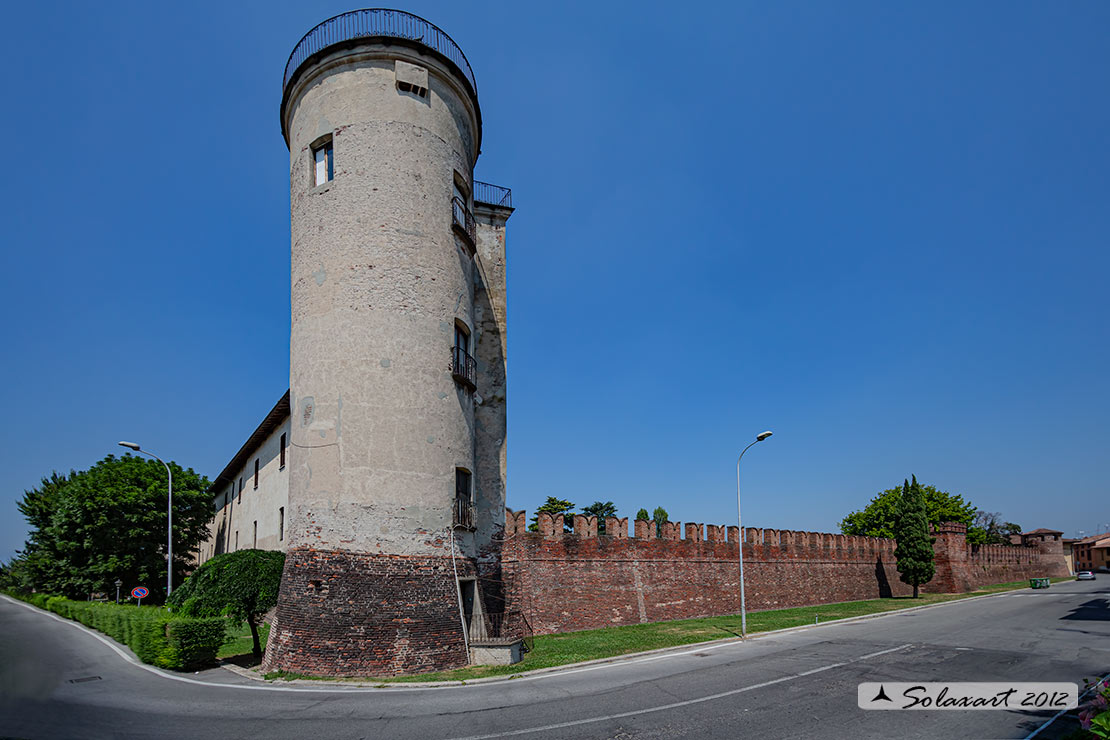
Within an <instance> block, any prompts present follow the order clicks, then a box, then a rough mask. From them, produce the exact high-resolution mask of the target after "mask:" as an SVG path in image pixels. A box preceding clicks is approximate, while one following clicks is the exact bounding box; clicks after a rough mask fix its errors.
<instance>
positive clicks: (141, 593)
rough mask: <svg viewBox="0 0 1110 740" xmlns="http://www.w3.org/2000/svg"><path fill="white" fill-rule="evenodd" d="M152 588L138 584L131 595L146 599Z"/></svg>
mask: <svg viewBox="0 0 1110 740" xmlns="http://www.w3.org/2000/svg"><path fill="white" fill-rule="evenodd" d="M149 593H150V590H149V589H148V588H147V587H146V586H136V587H135V588H133V589H131V596H133V597H134V598H136V599H145V598H146V596H147V594H149Z"/></svg>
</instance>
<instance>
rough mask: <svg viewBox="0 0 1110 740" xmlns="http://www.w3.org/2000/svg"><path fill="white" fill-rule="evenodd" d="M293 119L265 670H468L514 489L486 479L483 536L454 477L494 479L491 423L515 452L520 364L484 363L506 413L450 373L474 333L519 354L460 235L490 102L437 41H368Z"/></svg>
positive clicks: (330, 62) (301, 100) (336, 54)
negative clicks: (480, 569) (463, 595)
mask: <svg viewBox="0 0 1110 740" xmlns="http://www.w3.org/2000/svg"><path fill="white" fill-rule="evenodd" d="M410 18H411V16H410ZM302 43H303V42H302ZM399 83H400V84H399ZM282 117H283V120H282V123H283V130H284V131H285V132H286V136H287V141H288V144H289V153H290V168H289V169H290V175H289V177H290V200H291V226H292V229H291V230H292V275H291V278H292V328H291V336H290V386H291V387H290V392H291V421H290V441H291V447H290V454H289V459H290V462H289V464H290V490H289V512H288V526H287V528H288V537H289V551H288V557H287V562H286V569H285V573H284V577H283V581H282V590H281V595H280V598H279V604H278V608H277V613H276V624H275V626H274V629H273V631H272V633H271V638H270V645H269V648H268V650H267V668H268V669H277V668H281V669H285V670H290V671H297V672H306V673H320V674H353V673H357V674H369V675H373V674H391V673H402V672H413V671H420V670H431V669H441V668H447V667H453V666H458V665H463V664H465V663H466V662H467V660H468V656H467V654H466V650H465V646H464V641H463V634H462V628H461V626H460V613H459V612H460V609H459V596H458V592H457V589H456V581H455V572H456V571H457V572H458V575H459V576H461V577H465V576H471V575H475V573H476V568H477V558H478V555H479V554H480V552H483V551H485V552H488V551H489V550H490V547H489V541H488V540H489V538H490V536H491V533H492V532H493V531H495V530H496V531H500V529H501V527H502V526H503V513H502V512H503V510H504V486H503V475H501V477H500V479H499V480H500V481H501V483H500V485H493V481H492V479H493V478H497V476H496V475H486V474H484V473H483V474H479V475H475V478H476V479H477V480H476V481H475V485H476V493H477V496H476V500H477V502H478V504H479V506H478V516H477V520H478V521H477V525H478V527H477V529H476V530H473V531H472V530H462V529H460V530H454V529H453V527H452V524H453V518H452V517H453V502H454V496H455V486H456V469H459V468H461V469H464V470H467V471H471V472H472V473H476V472H477V460H476V436H478V435H477V434H476V427H477V424H478V421H477V419H481V420H482V424H483V425H486V426H487V427H488V428H493V429H495V430H496V431H497V432H499V433H500V439H501V442H502V444H503V439H504V433H503V429H504V418H503V415H504V405H503V404H504V383H503V378H504V362H503V353H502V354H501V355H500V360H496V359H494V358H492V355H491V358H490V359H488V360H487V361H486V362H485V363H484V365H485V368H484V373H483V375H486V376H490V377H500V378H501V379H502V381H501V390H500V404H501V405H500V410H499V411H493V412H492V414H491V413H490V412H489V411H485V410H483V411H480V412H477V413H476V411H475V404H476V403H477V402H478V398H477V396H478V395H479V394H481V393H483V391H484V389H482V388H481V386H482V385H483V382H482V381H480V382H479V383H478V385H479V389H478V391H477V392H475V391H472V390H471V389H469V388H468V387H466V386H465V385H464V384H462V383H459V382H457V381H456V380H455V379H454V377H453V375H452V366H451V348H452V346H453V344H454V336H455V327H456V325H461V326H463V327H465V329H466V330H467V331H468V332H470V333H471V335H472V336H481V337H482V338H483V341H484V343H485V346H491V345H494V344H496V345H500V346H501V347H503V346H504V338H503V331H501V330H499V329H498V327H497V324H496V321H495V322H494V323H493V324H489V325H488V326H487V325H483V327H481V328H479V327H478V326H477V321H478V318H477V317H476V315H475V313H476V312H475V298H476V290H478V286H479V285H481V284H482V283H481V280H480V279H479V277H478V272H477V268H476V255H475V254H474V253H473V251H472V250H473V247H472V246H471V245H470V244H468V242H467V240H466V239H465V238H463V236H462V235H461V234H460V232H459V230H458V229H456V228H453V225H452V224H453V220H452V196H453V193H455V192H457V191H456V188H459V189H461V190H462V192H464V193H469V192H473V176H472V175H473V168H474V163H475V160H476V159H477V156H478V147H479V141H480V136H481V129H480V112H479V109H478V103H477V96H476V93H475V92H474V90H473V88H472V86H471V85H470V84H469V82H468V81H467V80H466V78H465V76H464V75H463V74H462V73H461V70H460V69H459V68H458V67H457V66H455V65H453V64H452V63H450V62H449V61H448V60H447V59H445V58H444V57H442V56H440V55H438V54H436V53H435V52H433V51H431V50H429V49H427V48H424V47H423V46H422V44H421V43H417V42H408V41H406V40H405V39H398V38H390V39H382V38H359V39H356V40H351V41H347V42H346V43H344V44H342V45H340V46H338V47H332V48H330V49H325V50H324V51H323V52H322V53H319V54H317V55H316V56H315V57H312V58H309V59H308V60H307V62H306V63H305V64H303V65H302V67H301V71H300V73H299V76H297V77H296V79H295V80H294V81H293V82H291V83H290V84H289V85H288V87H287V89H286V96H285V101H284V103H283V106H282ZM329 140H330V142H331V145H332V150H333V167H334V170H333V171H334V176H333V179H331V180H330V181H328V182H325V183H323V184H316V183H315V181H314V171H313V149H314V147H316V146H318V145H320V144H321V143H326V142H327V141H329ZM501 245H502V253H501V264H502V267H503V262H504V259H503V257H504V254H503V240H502V241H501ZM500 280H501V281H502V282H501V284H500V288H501V291H502V294H503V276H502V277H501V278H500ZM481 295H482V296H484V301H485V303H486V304H487V305H490V304H491V303H492V302H491V300H490V299H489V297H488V294H487V292H486V291H485V290H482V291H481ZM500 306H501V309H502V314H501V315H502V320H503V307H504V306H503V301H502V302H501V303H500ZM494 313H495V314H496V312H494ZM486 315H487V314H485V313H484V314H483V317H486ZM495 333H497V334H500V335H501V336H500V337H493V336H490V335H491V334H495ZM472 351H473V350H472ZM498 362H499V363H500V366H499V367H496V365H497V364H498ZM496 395H497V392H496V391H495V392H494V393H492V394H491V397H493V396H496ZM491 408H493V407H491ZM498 414H500V415H501V417H502V418H500V419H497V415H498ZM483 454H484V455H486V456H488V455H489V454H490V453H488V452H484V453H483ZM501 464H502V466H503V457H502V458H501ZM502 471H503V467H502ZM498 505H499V506H500V511H497V510H496V509H497V507H498ZM482 509H486V511H484V513H483V511H482ZM452 542H454V547H455V554H456V555H457V557H455V558H452V549H451V548H452Z"/></svg>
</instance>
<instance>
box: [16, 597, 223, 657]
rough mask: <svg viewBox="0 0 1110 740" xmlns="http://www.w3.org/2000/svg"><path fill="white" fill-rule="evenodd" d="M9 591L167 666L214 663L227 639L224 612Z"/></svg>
mask: <svg viewBox="0 0 1110 740" xmlns="http://www.w3.org/2000/svg"><path fill="white" fill-rule="evenodd" d="M5 593H7V594H8V595H9V596H14V597H15V598H17V599H22V600H23V601H27V602H30V603H31V604H34V605H35V606H37V607H40V608H42V609H46V610H48V611H52V612H54V613H55V614H58V615H60V616H62V617H65V618H66V619H73V620H76V621H78V622H80V623H81V624H84V625H86V626H88V627H92V628H93V629H95V630H100V631H101V632H103V633H104V634H106V635H108V636H109V637H112V638H114V639H115V640H116V641H118V642H121V643H123V644H124V645H127V646H128V647H129V648H131V649H132V650H133V651H134V652H135V655H137V656H138V658H139V660H141V661H143V662H144V663H149V664H151V665H156V666H159V667H162V668H173V669H175V670H190V669H193V668H198V667H201V666H205V665H209V664H211V663H213V662H215V660H216V652H217V651H218V650H219V649H220V646H221V645H223V644H224V642H225V641H226V640H227V620H226V619H224V618H223V617H216V618H208V619H193V618H189V617H178V616H174V615H172V614H169V613H168V612H166V611H165V610H164V609H162V608H161V607H157V606H132V605H131V604H112V603H108V602H103V601H71V600H69V599H64V598H62V597H61V596H47V595H46V594H22V593H18V592H16V591H5Z"/></svg>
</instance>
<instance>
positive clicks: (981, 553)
mask: <svg viewBox="0 0 1110 740" xmlns="http://www.w3.org/2000/svg"><path fill="white" fill-rule="evenodd" d="M933 536H934V537H935V538H936V542H934V543H933V551H934V553H935V554H936V564H937V574H936V576H935V577H934V578H933V581H932V582H931V583H930V584H929V586H930V587H931V589H930V590H933V591H940V592H944V593H962V592H965V591H973V590H975V589H977V588H979V587H980V586H987V585H990V584H992V583H1005V582H1007V581H1021V580H1025V579H1026V578H1035V577H1039V578H1056V577H1063V576H1067V575H1068V574H1069V571H1068V563H1067V560H1066V559H1065V558H1064V543H1063V541H1062V540H1060V539H1055V538H1053V537H1052V536H1046V537H1044V538H1042V539H1040V540H1038V541H1036V542H1035V543H1034V544H1030V545H969V544H968V543H967V526H966V525H964V524H959V523H956V522H945V523H944V524H940V525H937V527H936V528H935V529H934V530H933Z"/></svg>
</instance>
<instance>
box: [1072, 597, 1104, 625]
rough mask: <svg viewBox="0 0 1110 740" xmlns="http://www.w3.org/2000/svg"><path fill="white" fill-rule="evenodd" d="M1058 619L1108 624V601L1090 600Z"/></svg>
mask: <svg viewBox="0 0 1110 740" xmlns="http://www.w3.org/2000/svg"><path fill="white" fill-rule="evenodd" d="M1060 619H1076V620H1080V621H1084V622H1090V621H1097V622H1110V600H1108V599H1091V600H1090V601H1085V602H1083V603H1082V604H1080V605H1079V606H1077V607H1075V608H1074V609H1072V610H1071V611H1070V612H1068V613H1067V614H1065V615H1064V616H1062V617H1060Z"/></svg>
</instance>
